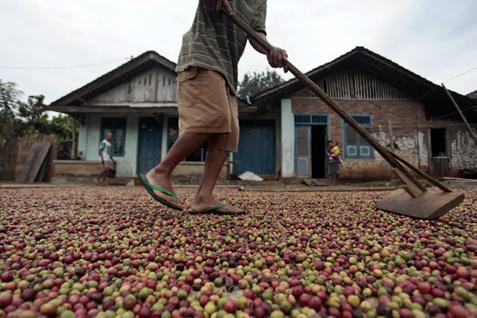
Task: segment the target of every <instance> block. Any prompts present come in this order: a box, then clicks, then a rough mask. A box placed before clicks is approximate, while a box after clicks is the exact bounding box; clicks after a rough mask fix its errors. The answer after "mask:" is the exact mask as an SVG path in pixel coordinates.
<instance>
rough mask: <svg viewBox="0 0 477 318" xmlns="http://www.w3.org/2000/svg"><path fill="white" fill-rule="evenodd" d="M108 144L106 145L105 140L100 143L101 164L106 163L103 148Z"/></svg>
mask: <svg viewBox="0 0 477 318" xmlns="http://www.w3.org/2000/svg"><path fill="white" fill-rule="evenodd" d="M105 147H106V146H105V145H104V143H103V142H101V144H100V145H99V153H98V154H99V157H100V158H101V164H103V165H104V158H103V150H104V148H105Z"/></svg>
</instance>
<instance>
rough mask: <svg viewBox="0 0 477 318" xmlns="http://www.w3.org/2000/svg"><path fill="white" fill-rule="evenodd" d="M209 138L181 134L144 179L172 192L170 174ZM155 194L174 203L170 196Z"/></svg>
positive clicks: (196, 134) (202, 135)
mask: <svg viewBox="0 0 477 318" xmlns="http://www.w3.org/2000/svg"><path fill="white" fill-rule="evenodd" d="M209 137H210V134H199V133H182V134H180V135H179V138H177V140H176V142H175V143H174V145H173V146H172V148H171V149H170V150H169V152H168V153H167V155H166V157H165V158H164V160H162V161H161V162H160V163H159V164H158V165H157V166H155V167H154V168H152V169H151V170H149V172H148V173H147V174H146V178H147V180H148V181H149V183H151V184H154V185H158V186H161V187H163V188H164V189H166V190H168V191H172V183H171V174H172V171H173V170H174V168H175V167H176V166H177V165H178V164H179V163H180V162H181V161H182V160H184V158H186V157H187V156H188V155H190V154H191V153H192V152H194V151H195V150H196V149H197V148H199V147H200V146H201V145H202V144H203V143H204V142H206V141H207V139H208V138H209ZM155 193H156V194H157V195H158V196H160V197H162V198H166V199H167V200H168V201H170V202H174V203H176V202H175V200H174V199H172V198H171V197H170V196H168V195H166V194H164V193H161V192H159V191H155Z"/></svg>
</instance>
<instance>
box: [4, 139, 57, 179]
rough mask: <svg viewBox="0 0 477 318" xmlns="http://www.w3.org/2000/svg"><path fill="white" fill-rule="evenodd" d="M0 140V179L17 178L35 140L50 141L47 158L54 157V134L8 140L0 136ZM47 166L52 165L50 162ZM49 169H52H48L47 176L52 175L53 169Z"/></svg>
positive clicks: (51, 158)
mask: <svg viewBox="0 0 477 318" xmlns="http://www.w3.org/2000/svg"><path fill="white" fill-rule="evenodd" d="M0 141H1V143H0V181H18V180H19V177H20V175H21V174H22V172H23V165H24V163H25V160H26V158H27V156H28V152H29V151H30V148H31V146H32V145H33V144H34V143H35V142H43V141H49V142H51V143H52V153H51V155H50V156H49V160H53V158H56V143H57V139H56V136H55V135H43V136H28V137H21V138H16V139H15V138H12V139H8V140H7V139H5V138H2V137H0ZM49 166H50V167H53V165H52V163H51V162H50V165H49ZM51 170H52V169H50V171H49V173H48V176H51V175H52V173H53V171H51ZM47 179H49V178H47Z"/></svg>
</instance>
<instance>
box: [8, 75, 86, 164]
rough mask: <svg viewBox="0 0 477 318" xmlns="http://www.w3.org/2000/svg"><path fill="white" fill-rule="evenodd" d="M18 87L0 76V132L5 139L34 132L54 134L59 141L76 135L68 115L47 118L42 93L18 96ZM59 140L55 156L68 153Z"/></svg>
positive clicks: (72, 122)
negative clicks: (23, 98)
mask: <svg viewBox="0 0 477 318" xmlns="http://www.w3.org/2000/svg"><path fill="white" fill-rule="evenodd" d="M20 95H21V91H19V90H18V89H17V85H16V84H15V83H13V82H2V81H1V80H0V136H3V138H5V139H10V138H15V137H25V136H34V135H50V134H54V135H56V136H57V138H58V140H59V141H62V140H63V141H64V140H68V141H71V140H72V139H73V138H74V137H75V133H76V129H77V123H76V120H75V119H74V118H72V117H69V116H64V115H60V116H56V117H53V118H49V116H48V114H47V108H46V105H45V103H44V100H45V97H44V96H43V95H38V96H29V97H28V99H27V101H26V102H23V101H20V100H19V99H18V97H19V96H20ZM70 144H71V143H68V144H65V143H61V142H60V144H59V149H58V156H59V157H60V158H61V157H67V154H68V152H69V149H67V148H68V147H66V145H70Z"/></svg>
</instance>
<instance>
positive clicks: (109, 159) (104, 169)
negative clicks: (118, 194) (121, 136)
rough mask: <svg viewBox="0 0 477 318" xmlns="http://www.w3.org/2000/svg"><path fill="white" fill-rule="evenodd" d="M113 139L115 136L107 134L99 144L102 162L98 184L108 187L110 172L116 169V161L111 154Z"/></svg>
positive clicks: (97, 178)
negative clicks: (107, 180) (107, 181)
mask: <svg viewBox="0 0 477 318" xmlns="http://www.w3.org/2000/svg"><path fill="white" fill-rule="evenodd" d="M112 139H113V134H111V132H106V133H105V134H104V139H103V141H101V143H100V144H99V160H100V161H101V172H100V173H99V175H98V176H97V177H96V184H98V185H106V177H107V176H108V174H109V171H110V170H112V169H115V166H116V161H115V160H114V159H113V156H112V152H111V140H112Z"/></svg>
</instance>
